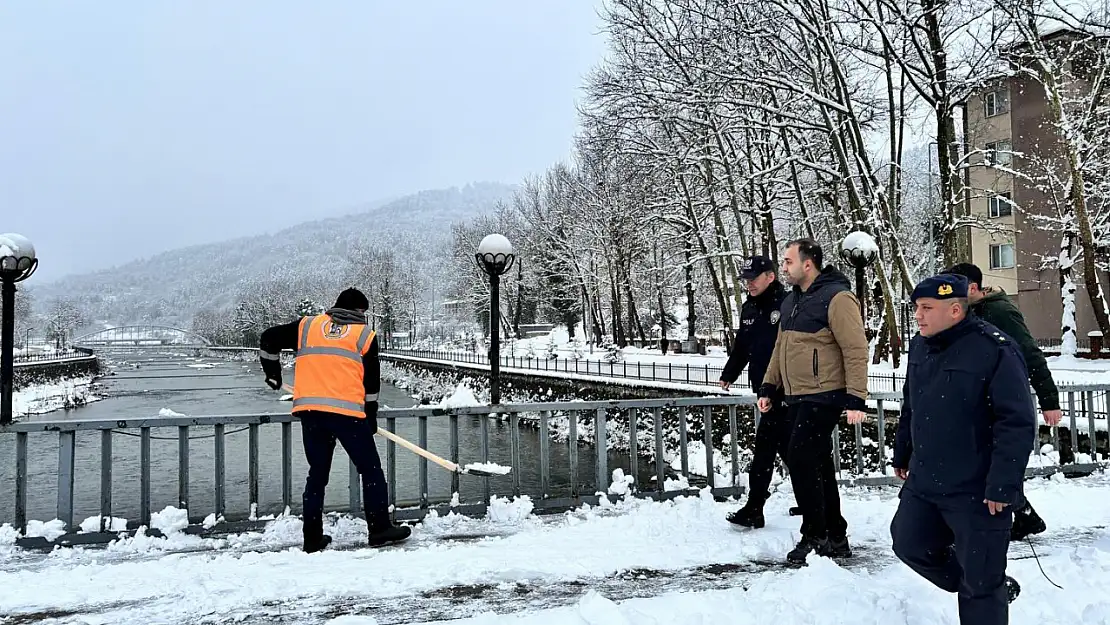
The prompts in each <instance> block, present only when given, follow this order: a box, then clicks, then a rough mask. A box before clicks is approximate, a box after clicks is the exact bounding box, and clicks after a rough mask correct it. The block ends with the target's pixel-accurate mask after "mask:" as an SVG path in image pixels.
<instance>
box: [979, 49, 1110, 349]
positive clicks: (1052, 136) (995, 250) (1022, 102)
mask: <svg viewBox="0 0 1110 625" xmlns="http://www.w3.org/2000/svg"><path fill="white" fill-rule="evenodd" d="M1049 36H1053V37H1055V36H1067V34H1066V33H1054V34H1052V35H1049ZM1049 116H1050V110H1049V108H1048V101H1047V98H1046V97H1045V90H1044V87H1043V86H1042V85H1041V84H1039V83H1038V82H1036V81H1034V80H1032V79H1030V78H1028V77H1025V76H1021V75H1018V76H1009V77H1005V78H1000V79H998V80H996V81H993V82H991V83H989V84H988V85H986V86H985V88H983V89H981V90H979V91H978V92H976V93H974V94H972V95H971V97H970V98H969V99H968V100H967V102H966V116H965V120H964V121H965V134H966V137H967V145H968V149H969V150H970V151H972V156H971V157H970V164H971V167H970V172H969V175H968V177H967V182H968V183H969V187H970V189H969V198H970V199H969V207H968V210H969V212H970V213H971V214H972V215H976V216H978V217H980V218H981V219H982V220H983V222H984V223H985V224H986V227H984V228H973V229H972V230H971V233H970V237H969V238H970V244H969V251H970V256H971V258H970V261H971V262H973V263H975V264H976V265H978V266H979V267H980V268H982V270H983V281H984V282H985V283H986V284H987V285H988V286H996V287H1001V288H1002V289H1004V290H1005V291H1006V292H1007V293H1008V294H1010V296H1011V297H1012V298H1013V299H1014V301H1015V302H1016V303H1017V305H1018V307H1019V308H1021V311H1022V314H1023V315H1024V316H1025V319H1026V321H1027V323H1028V325H1029V330H1030V332H1031V333H1032V334H1033V336H1034V337H1035V338H1038V339H1049V340H1051V339H1059V337H1060V320H1061V316H1062V313H1063V307H1062V305H1061V298H1060V274H1059V271H1058V270H1057V269H1056V268H1055V266H1048V267H1045V263H1044V258H1045V257H1051V258H1055V257H1057V256H1058V255H1059V253H1060V243H1061V236H1060V235H1059V234H1058V233H1055V232H1049V231H1046V230H1045V229H1044V227H1043V225H1042V226H1041V227H1038V224H1037V223H1036V216H1037V215H1056V209H1055V208H1054V205H1053V203H1052V197H1051V195H1050V194H1049V193H1046V192H1045V191H1042V190H1041V189H1038V188H1036V184H1035V183H1033V182H1031V181H1029V180H1027V179H1026V178H1024V177H1022V176H1019V175H1015V173H1014V172H1023V173H1024V172H1031V171H1033V170H1035V169H1036V170H1043V166H1041V165H1038V164H1037V158H1039V159H1040V161H1041V162H1045V161H1049V162H1051V161H1052V160H1054V159H1055V160H1057V161H1059V159H1061V158H1062V156H1061V155H1059V154H1058V153H1056V148H1055V146H1056V144H1057V140H1056V133H1055V129H1054V127H1053V125H1052V123H1051V122H1050V119H1049ZM1019 155H1023V156H1019ZM1076 252H1077V253H1078V249H1077V250H1076ZM1042 267H1045V268H1043V269H1042ZM1080 270H1081V267H1079V266H1078V265H1077V266H1076V269H1075V275H1074V277H1073V279H1074V281H1075V283H1076V286H1077V289H1076V294H1075V299H1076V325H1077V326H1078V327H1077V332H1076V335H1077V336H1078V337H1079V338H1080V339H1083V338H1085V337H1086V336H1087V332H1089V331H1091V330H1097V329H1098V327H1097V325H1096V322H1095V319H1094V314H1093V312H1092V307H1091V301H1090V298H1089V297H1088V296H1087V292H1086V289H1085V288H1084V286H1083V281H1082V279H1081V276H1080V275H1079V271H1080ZM1100 277H1101V278H1103V280H1104V284H1105V283H1106V282H1105V280H1106V278H1107V276H1105V275H1103V276H1100Z"/></svg>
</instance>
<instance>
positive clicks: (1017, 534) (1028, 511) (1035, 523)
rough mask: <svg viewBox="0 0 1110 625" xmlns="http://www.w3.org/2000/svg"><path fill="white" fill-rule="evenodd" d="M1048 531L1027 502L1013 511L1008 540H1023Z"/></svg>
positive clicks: (1039, 516)
mask: <svg viewBox="0 0 1110 625" xmlns="http://www.w3.org/2000/svg"><path fill="white" fill-rule="evenodd" d="M1046 529H1048V526H1046V525H1045V523H1044V519H1042V518H1041V515H1039V514H1037V511H1036V510H1034V509H1033V506H1032V505H1030V504H1029V502H1028V501H1026V502H1025V505H1024V506H1022V507H1021V508H1018V509H1017V510H1014V525H1013V526H1012V527H1011V528H1010V540H1025V538H1026V537H1027V536H1031V535H1033V534H1040V533H1041V532H1043V531H1045V530H1046Z"/></svg>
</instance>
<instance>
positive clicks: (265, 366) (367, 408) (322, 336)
mask: <svg viewBox="0 0 1110 625" xmlns="http://www.w3.org/2000/svg"><path fill="white" fill-rule="evenodd" d="M368 308H370V302H369V300H367V298H366V296H365V295H364V294H363V293H362V292H361V291H359V290H358V289H353V288H352V289H347V290H345V291H343V292H342V293H340V294H339V297H338V299H336V300H335V306H334V307H333V308H331V309H330V310H328V311H327V312H326V313H324V314H321V315H313V316H308V317H304V318H302V319H300V320H299V321H293V322H291V323H287V324H284V325H278V326H274V327H272V328H269V329H267V330H266V331H265V332H263V333H262V337H261V339H260V341H259V357H260V360H261V362H262V371H263V373H265V375H266V383H267V384H269V385H270V388H273V389H275V390H276V389H279V388H281V385H282V381H281V360H280V357H279V356H280V354H281V351H282V350H283V349H288V350H295V351H296V359H295V361H294V369H293V375H294V382H295V384H294V390H293V414H294V415H296V416H297V417H299V418H300V420H301V438H302V440H303V443H304V453H305V458H306V459H307V460H308V478H307V480H306V481H305V489H304V513H303V516H304V550H305V551H306V552H309V553H312V552H315V551H320V550H321V549H323V548H325V547H327V546H328V544H330V543H331V536H328V535H327V534H324V489H325V488H326V487H327V485H328V475H329V474H330V473H331V462H332V455H333V453H334V452H335V442H336V441H337V440H338V441H339V443H340V444H342V445H343V449H345V450H346V451H347V455H348V456H349V457H350V458H351V461H352V462H354V464H355V467H357V468H358V473H359V476H360V477H361V478H362V501H363V508H364V512H365V514H366V524H367V527H368V534H369V544H370V546H371V547H380V546H383V545H388V544H393V543H397V542H401V541H403V540H405V539H407V538H408V537H409V534H410V533H411V530H410V529H409V528H408V527H406V526H399V525H394V524H393V521H392V519H390V516H389V497H388V490H387V486H386V481H385V475H384V473H382V463H381V459H380V457H379V456H378V449H377V447H376V446H375V444H374V434H376V433H377V431H378V420H377V415H378V392H379V391H380V389H381V379H380V371H379V364H378V341H377V337H376V336H375V333H374V331H373V330H371V329H370V326H369V325H367V323H366V310H367V309H368Z"/></svg>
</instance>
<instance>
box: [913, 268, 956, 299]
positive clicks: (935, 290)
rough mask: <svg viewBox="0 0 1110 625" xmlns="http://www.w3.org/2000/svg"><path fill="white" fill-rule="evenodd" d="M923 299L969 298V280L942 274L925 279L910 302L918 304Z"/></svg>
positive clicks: (916, 288) (914, 290)
mask: <svg viewBox="0 0 1110 625" xmlns="http://www.w3.org/2000/svg"><path fill="white" fill-rule="evenodd" d="M922 297H932V298H934V299H954V298H958V297H959V298H966V297H967V278H965V277H964V276H961V275H959V274H952V273H942V274H940V275H938V276H933V277H931V278H925V279H924V280H922V281H921V282H918V283H917V286H916V287H914V289H913V294H912V295H910V301H911V302H916V301H917V300H918V299H919V298H922Z"/></svg>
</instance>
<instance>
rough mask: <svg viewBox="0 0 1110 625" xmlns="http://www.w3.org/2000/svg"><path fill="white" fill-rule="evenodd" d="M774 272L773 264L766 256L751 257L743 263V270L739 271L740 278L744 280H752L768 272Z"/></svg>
mask: <svg viewBox="0 0 1110 625" xmlns="http://www.w3.org/2000/svg"><path fill="white" fill-rule="evenodd" d="M774 270H775V263H773V262H771V259H770V258H767V257H766V256H752V257H751V258H749V259H747V260H746V261H744V268H743V269H742V270H740V277H741V278H743V279H745V280H752V279H754V278H758V277H759V276H761V275H763V274H764V273H767V272H768V271H774Z"/></svg>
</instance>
